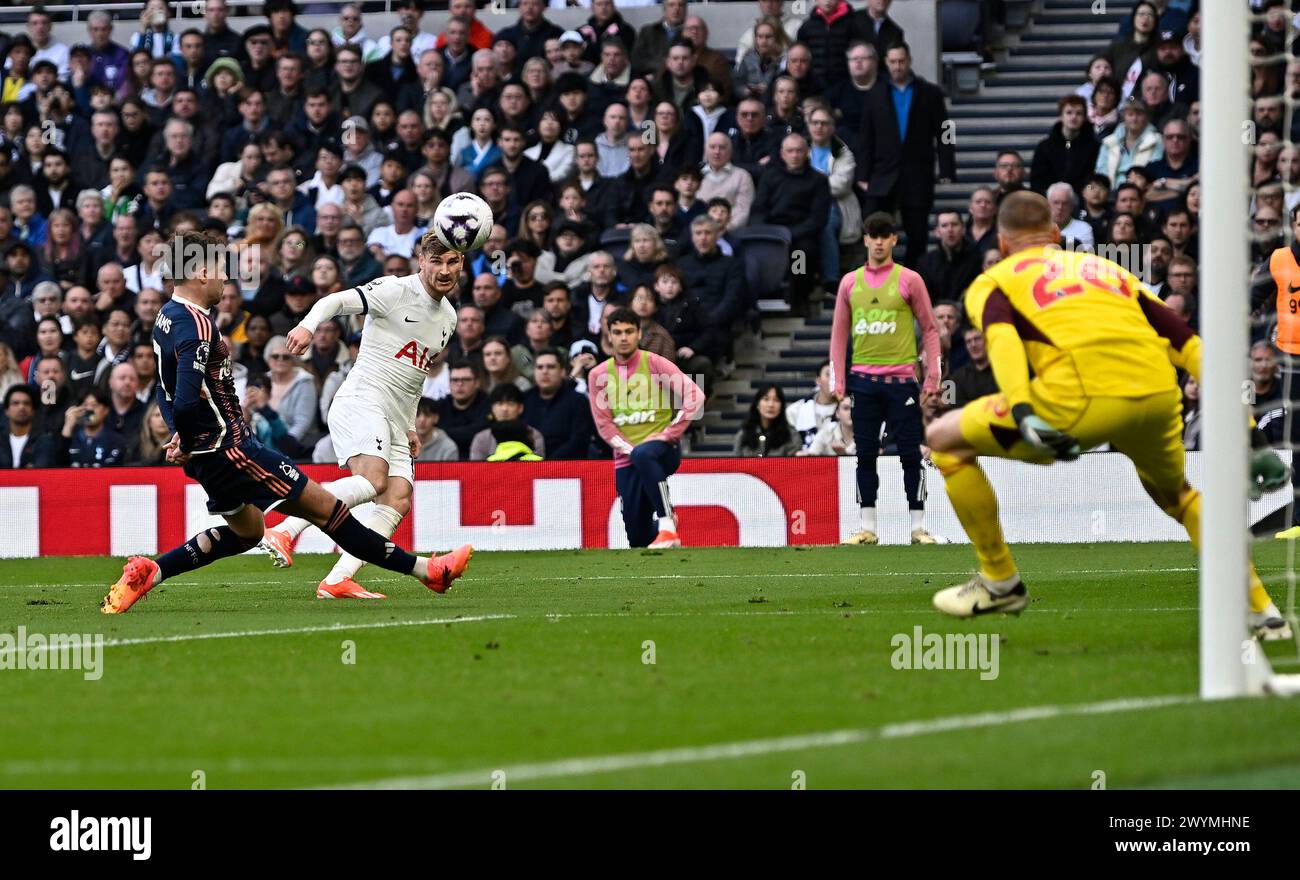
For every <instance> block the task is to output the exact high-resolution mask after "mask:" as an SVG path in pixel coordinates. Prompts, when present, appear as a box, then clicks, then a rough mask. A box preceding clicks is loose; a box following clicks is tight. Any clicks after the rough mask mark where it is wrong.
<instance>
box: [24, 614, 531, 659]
mask: <svg viewBox="0 0 1300 880" xmlns="http://www.w3.org/2000/svg"><path fill="white" fill-rule="evenodd" d="M514 617H515V615H513V614H477V615H466V616H464V617H432V618H428V619H425V620H385V621H380V622H376V623H331V624H326V625H323V626H295V627H285V628H284V629H249V630H241V631H238V632H211V633H185V634H183V635H174V636H147V637H145V638H139V639H105V640H104V647H105V648H122V647H127V646H130V645H156V644H162V643H168V642H201V641H206V640H208V639H251V638H258V637H259V636H296V635H305V634H310V633H323V632H347V631H348V630H354V629H390V628H392V627H402V626H437V625H439V624H452V623H477V622H479V621H483V620H512V619H514ZM17 650H18V648H17V647H13V648H8V649H6V650H5V651H4V652H3V653H6V654H7V653H13V652H16V651H17ZM40 650H49V645H41V646H38V647H36V648H32V647H28V648H26V651H27V653H31V652H33V651H40Z"/></svg>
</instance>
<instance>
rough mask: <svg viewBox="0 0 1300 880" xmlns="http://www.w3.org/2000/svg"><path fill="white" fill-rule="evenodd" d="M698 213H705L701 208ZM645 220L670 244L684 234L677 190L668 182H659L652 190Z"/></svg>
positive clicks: (666, 244)
mask: <svg viewBox="0 0 1300 880" xmlns="http://www.w3.org/2000/svg"><path fill="white" fill-rule="evenodd" d="M697 213H700V214H702V213H704V211H703V209H701V210H700V211H699V212H697ZM642 220H643V222H644V223H645V224H646V225H648V226H650V227H652V228H653V229H654V231H655V232H656V233H658V235H659V237H660V239H662V240H663V241H664V243H665V246H668V245H669V243H670V242H671V243H674V245H673V246H675V243H676V242H677V241H678V240H680V239H681V238H682V237H683V235H682V232H683V229H682V220H681V217H680V216H679V212H678V210H677V191H676V190H675V189H674V188H673V187H672V186H670V185H669V184H666V183H661V184H658V185H657V186H655V187H654V189H652V190H651V191H650V210H649V211H648V212H647V214H646V216H645V217H643V218H642Z"/></svg>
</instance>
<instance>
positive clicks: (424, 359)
mask: <svg viewBox="0 0 1300 880" xmlns="http://www.w3.org/2000/svg"><path fill="white" fill-rule="evenodd" d="M436 354H437V352H436V351H435V352H430V351H429V348H428V346H422V345H420V344H419V343H418V342H416V341H415V340H414V339H412V340H411V341H410V342H408V343H406V345H403V346H402V350H401V351H399V352H398V353H397V354H395V355H393V357H395V358H396V359H397V360H399V361H410V362H411V366H413V367H415V368H416V369H417V370H420V371H421V372H424V373H427V372H429V370H430V369H432V368H433V357H434V355H436Z"/></svg>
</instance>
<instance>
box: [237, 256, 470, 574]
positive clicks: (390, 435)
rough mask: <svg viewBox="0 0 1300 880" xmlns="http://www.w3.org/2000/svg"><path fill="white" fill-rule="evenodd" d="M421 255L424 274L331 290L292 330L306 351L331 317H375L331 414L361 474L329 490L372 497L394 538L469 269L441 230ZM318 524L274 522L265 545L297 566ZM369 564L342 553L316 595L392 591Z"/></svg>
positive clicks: (350, 501) (352, 500)
mask: <svg viewBox="0 0 1300 880" xmlns="http://www.w3.org/2000/svg"><path fill="white" fill-rule="evenodd" d="M416 254H417V256H418V258H419V265H420V270H419V272H417V273H416V274H414V275H408V276H406V277H404V278H399V277H397V276H395V275H389V276H386V277H384V278H377V279H375V280H374V281H371V282H369V283H368V284H364V285H362V286H360V287H354V288H352V289H351V290H345V291H341V292H339V293H332V294H330V295H329V296H326V297H323V298H321V299H320V300H318V301H317V303H316V304H315V305H314V306H312V308H311V311H310V312H308V313H307V316H306V317H304V318H303V319H302V322H301V323H299V324H298V326H297V327H295V328H293V329H292V330H291V331H289V334H288V337H287V339H288V350H289V352H290V353H291V354H295V355H297V354H302V353H303V352H305V351H307V348H308V346H309V345H311V339H312V335H313V334H314V333H315V332H316V328H317V327H318V326H319V325H320V324H321V323H322V322H324V321H328V320H330V319H331V318H334V317H336V316H338V315H365V316H366V322H365V327H364V328H363V329H362V331H361V351H360V353H359V354H358V355H357V362H356V364H354V365H353V367H352V371H351V372H349V373H348V376H347V378H346V379H344V380H343V385H342V386H341V387H340V388H339V391H338V394H337V395H335V397H334V402H333V403H332V404H331V405H330V411H329V430H330V438H331V440H332V441H333V443H334V452H335V454H336V455H337V457H338V461H339V466H340V467H346V468H347V469H348V470H349V471H351V472H352V476H350V477H344V478H343V479H341V480H335V481H334V482H332V483H326V484H325V488H326V489H328V490H329V491H330V492H331V493H333V494H334V495H335V496H337V497H338V498H339V499H340V500H342V501H343V502H344V503H346V504H347V505H348V506H349V507H355V506H356V505H358V504H364V503H365V502H367V501H371V500H373V501H374V502H375V507H374V510H373V511H372V512H371V513H370V516H369V517H368V518H367V520H366V525H367V526H369V527H370V528H371V529H373V530H374V531H376V532H378V533H379V534H381V535H384V536H386V537H391V536H392V534H393V532H395V531H396V530H397V526H398V524H399V523H400V522H401V521H402V517H404V516H406V514H407V513H408V512H409V511H410V509H411V495H412V493H413V491H414V485H413V483H414V479H415V468H414V459H415V456H416V455H417V454H419V451H420V441H419V439H418V438H417V437H416V434H415V411H416V406H417V404H418V403H419V401H420V391H421V388H422V387H423V385H424V380H425V378H426V377H427V375H428V371H429V367H430V366H431V365H432V363H433V359H434V356H435V355H437V354H438V352H440V351H442V349H443V348H444V347H446V345H447V343H448V342H449V341H450V340H451V337H452V334H453V333H455V332H456V308H455V307H454V306H453V305H452V303H451V301H450V300H449V299H448V298H447V297H448V296H449V295H450V294H451V292H452V291H453V290H455V288H456V283H457V281H458V280H459V279H460V275H461V272H462V270H463V269H464V266H465V257H464V255H463V254H461V253H460V252H459V251H455V250H451V249H449V248H448V247H447V246H446V245H444V244H443V243H442V242H441V241H439V240H438V238H437V236H435V235H434V233H433V232H426V233H425V234H424V236H423V237H422V238H421V239H420V241H419V243H418V245H417V247H416ZM309 525H311V524H310V523H309V522H307V521H306V520H305V519H300V518H296V517H294V518H290V519H286V520H285V521H284V522H282V523H280V524H279V525H277V526H276V527H275V528H273V529H267V531H266V534H265V536H264V537H263V539H262V544H261V546H262V549H264V550H266V552H267V553H268V554H269V555H270V556H271V561H272V562H273V563H274V564H275V565H276V566H277V567H280V568H286V567H288V566H290V565H293V542H294V540H295V539H296V538H297V537H298V535H300V534H301V533H302V532H303V530H305V529H306V528H307V527H308V526H309ZM363 565H365V563H364V562H362V561H361V560H360V559H357V558H356V557H354V556H351V555H349V554H347V553H344V554H342V555H341V556H340V557H339V560H338V562H337V563H336V564H335V566H334V568H333V570H331V571H330V573H329V575H327V576H326V578H325V580H323V581H321V582H320V585H319V586H318V587H317V588H316V596H317V598H320V599H383V598H385V596H383V595H382V594H380V593H375V592H372V591H370V590H366V589H365V588H363V587H362V586H360V585H359V584H357V583H356V582H355V581H353V576H355V575H356V573H357V571H358V570H360V568H361V566H363Z"/></svg>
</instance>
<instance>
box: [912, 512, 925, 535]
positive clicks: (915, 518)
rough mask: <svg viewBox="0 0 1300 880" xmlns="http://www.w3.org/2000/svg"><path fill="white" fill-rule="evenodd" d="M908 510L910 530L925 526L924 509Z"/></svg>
mask: <svg viewBox="0 0 1300 880" xmlns="http://www.w3.org/2000/svg"><path fill="white" fill-rule="evenodd" d="M908 512H909V513H911V514H912V531H914V532H915V531H916V530H917V529H923V528H925V511H924V510H911V511H908Z"/></svg>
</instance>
